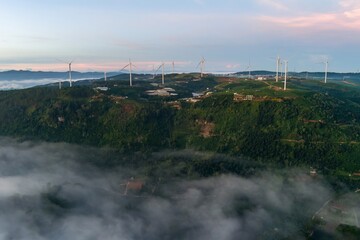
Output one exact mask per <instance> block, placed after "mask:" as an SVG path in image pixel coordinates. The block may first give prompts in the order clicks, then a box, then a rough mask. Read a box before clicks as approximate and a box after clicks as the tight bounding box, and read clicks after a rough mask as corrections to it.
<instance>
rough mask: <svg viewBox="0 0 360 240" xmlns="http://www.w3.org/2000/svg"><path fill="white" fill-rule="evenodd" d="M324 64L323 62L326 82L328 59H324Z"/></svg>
mask: <svg viewBox="0 0 360 240" xmlns="http://www.w3.org/2000/svg"><path fill="white" fill-rule="evenodd" d="M324 64H325V83H326V82H327V76H328V68H329V61H328V60H327V59H326V60H325V62H324Z"/></svg>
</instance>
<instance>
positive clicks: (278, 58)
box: [276, 56, 281, 82]
mask: <svg viewBox="0 0 360 240" xmlns="http://www.w3.org/2000/svg"><path fill="white" fill-rule="evenodd" d="M280 65H281V58H280V57H279V56H277V58H276V82H279V68H280Z"/></svg>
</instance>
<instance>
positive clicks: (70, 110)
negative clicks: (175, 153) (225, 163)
mask: <svg viewBox="0 0 360 240" xmlns="http://www.w3.org/2000/svg"><path fill="white" fill-rule="evenodd" d="M206 81H207V84H204V83H206ZM215 82H216V84H215ZM186 84H188V85H186ZM186 84H185V83H182V84H179V83H177V84H175V83H173V84H170V83H169V85H170V86H171V87H173V88H175V89H176V90H177V91H178V93H179V95H182V96H181V97H184V96H187V94H188V95H189V92H191V90H193V89H196V90H198V91H201V90H204V91H205V92H206V90H207V91H208V92H209V94H206V95H204V96H202V97H199V98H197V99H196V101H193V102H192V101H190V100H189V98H188V99H183V98H181V99H180V97H179V96H176V97H175V96H173V97H158V96H155V97H152V96H147V95H146V94H145V93H144V92H145V91H146V90H148V89H150V87H149V86H148V85H146V84H138V85H137V86H135V87H134V88H130V87H126V86H125V85H124V84H121V83H117V82H116V81H114V82H108V83H107V86H108V87H109V90H108V91H99V90H96V89H94V87H96V86H97V85H96V84H95V85H93V86H78V87H73V88H65V89H62V90H59V89H56V88H54V87H48V88H43V87H42V88H40V87H39V88H32V89H26V90H18V91H4V92H0V134H1V135H5V136H16V137H21V138H31V139H41V140H46V141H52V142H58V141H65V142H70V143H79V144H86V145H93V146H109V147H113V148H116V149H119V150H121V151H131V152H134V151H143V152H150V151H157V150H161V149H188V148H189V149H195V150H204V151H213V152H218V153H225V154H229V155H233V156H246V157H250V158H252V159H254V160H256V161H257V162H261V163H267V164H273V165H275V166H284V167H290V166H312V167H314V168H317V169H319V170H322V171H323V172H324V173H332V174H335V175H337V176H339V177H344V178H348V176H349V174H350V175H351V174H353V173H356V172H360V161H359V158H358V156H360V123H359V120H360V105H359V104H360V92H359V91H358V90H357V89H356V88H350V87H344V86H343V85H338V84H329V85H327V86H326V88H325V87H322V88H321V87H320V85H319V84H316V83H314V82H304V81H294V82H292V83H290V90H289V91H288V92H284V91H282V90H279V89H277V88H279V87H277V86H276V84H274V85H272V84H269V83H267V84H265V83H263V82H258V81H256V82H255V81H240V80H239V81H230V80H229V81H227V80H224V79H222V78H219V79H216V81H215V79H214V78H208V79H205V80H204V82H201V81H197V82H193V83H191V82H190V83H189V82H188V80H187V82H186ZM191 84H193V85H191ZM279 84H280V83H279ZM99 86H100V85H99ZM189 86H191V87H189ZM207 86H211V88H209V87H207ZM278 86H280V85H278ZM189 89H190V90H189ZM249 94H251V95H250V96H251V98H250V99H249V97H248V99H246V96H249ZM239 96H240V97H239ZM351 180H354V181H356V180H357V178H356V177H352V178H351Z"/></svg>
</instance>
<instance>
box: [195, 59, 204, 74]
mask: <svg viewBox="0 0 360 240" xmlns="http://www.w3.org/2000/svg"><path fill="white" fill-rule="evenodd" d="M199 66H200V71H201V72H200V77H201V78H202V77H203V76H204V68H205V58H204V57H202V59H201V60H200V62H199V64H198V65H197V67H196V68H198V67H199Z"/></svg>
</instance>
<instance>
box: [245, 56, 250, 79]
mask: <svg viewBox="0 0 360 240" xmlns="http://www.w3.org/2000/svg"><path fill="white" fill-rule="evenodd" d="M246 70H249V79H250V78H251V62H250V59H249V65H248V66H247V67H246Z"/></svg>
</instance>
